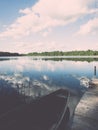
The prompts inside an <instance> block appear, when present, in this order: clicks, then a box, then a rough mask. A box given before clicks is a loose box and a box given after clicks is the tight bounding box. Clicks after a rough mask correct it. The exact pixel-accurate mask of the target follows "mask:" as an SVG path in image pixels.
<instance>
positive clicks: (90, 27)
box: [78, 18, 98, 35]
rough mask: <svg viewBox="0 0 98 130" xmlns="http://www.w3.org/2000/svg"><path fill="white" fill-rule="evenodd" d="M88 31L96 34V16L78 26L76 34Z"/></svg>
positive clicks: (97, 28) (97, 22) (97, 25)
mask: <svg viewBox="0 0 98 130" xmlns="http://www.w3.org/2000/svg"><path fill="white" fill-rule="evenodd" d="M88 33H93V34H98V18H94V19H91V20H89V21H88V22H87V23H86V24H84V25H82V26H81V27H80V30H79V32H78V34H82V35H85V34H88Z"/></svg>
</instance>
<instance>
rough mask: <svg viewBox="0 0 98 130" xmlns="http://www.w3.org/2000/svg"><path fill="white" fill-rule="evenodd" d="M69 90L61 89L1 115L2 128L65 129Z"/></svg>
mask: <svg viewBox="0 0 98 130" xmlns="http://www.w3.org/2000/svg"><path fill="white" fill-rule="evenodd" d="M68 99H69V92H68V91H67V90H65V89H59V90H57V91H55V92H52V93H51V94H49V95H47V96H43V97H41V98H38V99H36V100H34V101H32V102H31V103H29V104H26V105H22V106H21V107H18V108H15V109H13V110H11V111H9V112H7V113H5V114H3V115H1V116H0V130H65V129H66V128H67V127H68V124H69V121H70V110H69V107H68Z"/></svg>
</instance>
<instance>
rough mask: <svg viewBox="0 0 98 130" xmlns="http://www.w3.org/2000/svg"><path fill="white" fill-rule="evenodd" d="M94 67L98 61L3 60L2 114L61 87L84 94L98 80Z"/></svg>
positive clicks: (0, 73) (0, 63) (0, 68)
mask: <svg viewBox="0 0 98 130" xmlns="http://www.w3.org/2000/svg"><path fill="white" fill-rule="evenodd" d="M88 61H89V62H88ZM94 66H96V67H97V66H98V61H97V60H95V61H94V60H91V61H90V60H76V59H73V60H72V59H61V58H59V59H56V58H55V59H54V58H50V59H47V58H33V57H5V58H4V57H1V58H0V104H1V105H0V107H1V106H3V107H2V109H1V112H2V111H4V108H6V109H10V107H11V106H16V105H17V104H21V103H22V102H23V100H24V99H25V100H26V99H27V98H28V97H29V99H30V97H33V98H36V97H39V96H43V95H46V94H47V93H49V92H52V91H55V90H56V89H59V88H66V89H68V90H70V91H72V92H74V93H77V94H78V95H82V94H83V93H84V92H85V91H86V90H87V88H88V87H89V86H88V82H89V81H90V80H91V79H92V78H93V77H95V76H96V78H97V77H98V73H97V70H96V75H95V74H94ZM20 99H22V100H20ZM9 104H10V105H9Z"/></svg>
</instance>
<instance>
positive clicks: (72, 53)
mask: <svg viewBox="0 0 98 130" xmlns="http://www.w3.org/2000/svg"><path fill="white" fill-rule="evenodd" d="M26 55H27V56H97V55H98V51H93V50H87V51H68V52H63V51H52V52H32V53H28V54H26Z"/></svg>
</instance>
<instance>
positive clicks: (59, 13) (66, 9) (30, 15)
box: [0, 0, 94, 38]
mask: <svg viewBox="0 0 98 130" xmlns="http://www.w3.org/2000/svg"><path fill="white" fill-rule="evenodd" d="M92 2H94V0H86V1H83V0H69V1H68V0H61V1H59V0H40V1H38V2H37V3H36V4H35V5H34V6H33V7H32V8H26V9H24V10H20V11H19V12H20V13H22V14H23V15H22V16H20V17H19V18H17V19H16V21H15V22H14V23H13V24H11V25H10V26H8V27H7V28H6V30H5V31H4V32H1V33H0V37H13V38H17V37H21V36H28V35H30V34H32V33H37V32H42V31H43V30H45V29H47V30H48V29H50V28H53V27H56V26H64V25H66V24H68V23H71V22H74V21H76V20H77V19H78V18H79V17H81V16H82V15H85V14H87V13H90V12H91V13H92V12H94V11H92V9H89V8H88V6H89V4H90V3H92ZM43 35H44V36H46V35H47V33H43Z"/></svg>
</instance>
